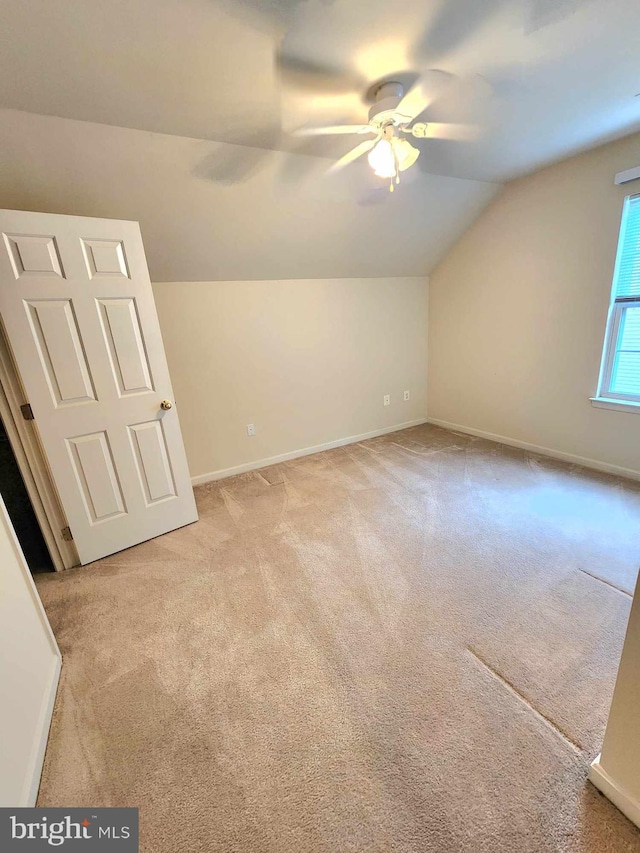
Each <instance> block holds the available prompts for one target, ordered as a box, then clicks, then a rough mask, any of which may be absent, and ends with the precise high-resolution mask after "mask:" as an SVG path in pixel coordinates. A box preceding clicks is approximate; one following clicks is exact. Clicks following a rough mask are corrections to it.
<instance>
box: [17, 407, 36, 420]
mask: <svg viewBox="0 0 640 853" xmlns="http://www.w3.org/2000/svg"><path fill="white" fill-rule="evenodd" d="M20 411H21V412H22V417H23V418H24V419H25V421H33V420H35V417H36V416H35V415H34V414H33V409H32V408H31V403H25V404H24V405H22V406H20Z"/></svg>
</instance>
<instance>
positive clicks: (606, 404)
mask: <svg viewBox="0 0 640 853" xmlns="http://www.w3.org/2000/svg"><path fill="white" fill-rule="evenodd" d="M636 197H637V196H635V195H629V196H626V198H625V200H624V204H623V207H622V219H621V222H620V232H619V235H618V249H617V252H616V263H615V268H614V272H613V282H612V285H611V303H610V306H609V314H608V317H607V327H606V332H605V338H604V347H603V350H602V362H601V365H600V376H599V379H598V393H597V396H596V397H592V398H591V402H592V403H593V405H594V406H599V407H602V408H616V409H617V408H624V409H627V410H631V411H636V412H638V413H640V393H638V394H616V393H615V392H614V391H612V390H611V376H612V373H613V365H614V362H615V357H616V344H617V343H618V337H619V334H620V323H621V322H622V317H623V315H624V312H625V310H626V309H627V308H630V307H638V308H640V296H620V297H618V298H616V290H617V286H618V274H619V268H620V262H621V259H622V250H623V247H624V240H625V233H626V225H627V210H628V206H629V203H630V201H631V199H633V198H636Z"/></svg>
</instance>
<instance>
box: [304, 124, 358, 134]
mask: <svg viewBox="0 0 640 853" xmlns="http://www.w3.org/2000/svg"><path fill="white" fill-rule="evenodd" d="M337 133H375V131H374V129H373V128H372V127H371V126H370V125H368V124H337V125H334V126H332V127H301V128H300V129H299V130H296V131H294V134H293V135H294V136H325V135H326V134H337Z"/></svg>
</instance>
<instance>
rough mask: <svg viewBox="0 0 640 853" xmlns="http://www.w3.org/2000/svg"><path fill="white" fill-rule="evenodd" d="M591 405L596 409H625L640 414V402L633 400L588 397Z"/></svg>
mask: <svg viewBox="0 0 640 853" xmlns="http://www.w3.org/2000/svg"><path fill="white" fill-rule="evenodd" d="M589 400H591V405H592V406H593V407H594V408H596V409H611V410H612V411H625V412H631V413H635V414H636V415H640V402H639V403H635V402H633V400H616V399H615V398H613V397H589Z"/></svg>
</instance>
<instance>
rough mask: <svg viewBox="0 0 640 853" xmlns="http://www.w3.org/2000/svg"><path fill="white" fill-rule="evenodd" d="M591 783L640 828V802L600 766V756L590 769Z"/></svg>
mask: <svg viewBox="0 0 640 853" xmlns="http://www.w3.org/2000/svg"><path fill="white" fill-rule="evenodd" d="M589 781H590V782H591V783H592V784H593V785H595V786H596V788H597V789H598V790H599V791H601V792H602V793H603V794H604V795H605V797H607V799H609V800H611V802H612V803H613V805H614V806H616V808H618V809H620V811H621V812H622V814H623V815H626V817H628V818H629V820H630V821H631V822H632V823H635V825H636V826H637V827H640V802H638V801H637V800H634V799H633V797H631V796H630V795H629V793H628V792H627V791H625V790H624V789H623V788H621V787H620V786H619V785H618V784H617V783H616V782H615V780H613V779H612V778H611V776H609V774H608V773H607V771H606V770H604V769H603V768H602V765H601V764H600V756H598V757H597V758H596V759H595V761H593V762H592V764H591V767H590V768H589Z"/></svg>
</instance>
